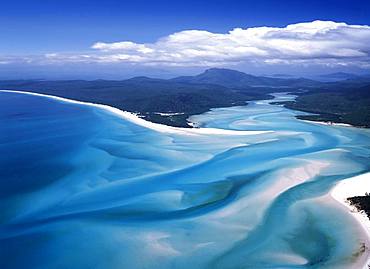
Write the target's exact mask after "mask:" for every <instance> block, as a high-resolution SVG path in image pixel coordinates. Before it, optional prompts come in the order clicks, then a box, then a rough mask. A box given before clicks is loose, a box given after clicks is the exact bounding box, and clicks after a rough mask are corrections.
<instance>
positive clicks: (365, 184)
mask: <svg viewBox="0 0 370 269" xmlns="http://www.w3.org/2000/svg"><path fill="white" fill-rule="evenodd" d="M366 192H369V193H370V173H366V174H362V175H359V176H355V177H352V178H347V179H345V180H343V181H341V182H339V183H338V184H337V185H336V186H335V187H334V188H333V189H332V190H331V192H330V194H331V196H332V197H333V198H334V199H335V200H337V201H338V202H339V203H341V204H342V205H344V206H345V207H346V208H347V210H348V213H349V214H352V215H353V216H354V217H355V218H356V220H357V221H358V222H359V224H360V225H361V226H362V227H363V230H364V231H365V233H366V235H367V237H368V240H367V241H368V242H370V220H369V219H368V217H367V215H366V214H365V213H364V212H359V211H358V210H356V209H355V207H354V206H351V205H350V204H349V202H348V201H347V198H349V197H353V196H364V195H365V193H366ZM368 247H369V245H368ZM367 254H368V255H367V258H366V259H367V264H369V265H370V254H369V251H368V253H367ZM365 268H366V269H367V268H368V267H367V265H364V266H363V269H365Z"/></svg>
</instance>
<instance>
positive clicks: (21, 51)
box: [0, 0, 370, 79]
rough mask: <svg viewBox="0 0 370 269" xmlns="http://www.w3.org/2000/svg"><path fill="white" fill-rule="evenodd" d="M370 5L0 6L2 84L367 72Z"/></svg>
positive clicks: (77, 2) (264, 1) (340, 0)
mask: <svg viewBox="0 0 370 269" xmlns="http://www.w3.org/2000/svg"><path fill="white" fill-rule="evenodd" d="M369 25H370V1H358V0H354V1H344V0H328V1H325V0H321V1H316V0H313V1H307V0H306V1H290V0H288V1H281V0H280V1H272V0H259V1H248V0H245V1H233V0H229V1H220V0H213V1H202V0H198V1H193V0H188V1H174V0H173V1H163V0H162V1H141V0H136V1H112V0H105V1H95V0H90V1H82V0H74V1H69V0H64V1H56V0H55V1H50V0H43V1H41V0H40V1H37V0H33V1H29V0H23V1H17V0H13V1H1V2H0V78H2V79H7V78H9V79H12V78H89V79H94V78H112V79H119V78H126V77H130V76H135V75H148V76H150V75H151V76H154V77H173V76H176V75H181V74H193V73H196V72H200V71H202V70H204V69H207V68H210V67H226V68H233V69H237V70H241V71H245V72H248V73H252V74H273V73H294V74H295V75H311V74H315V73H330V72H336V71H346V72H354V73H370V66H369V64H368V63H369V62H370V61H369V55H370V27H369Z"/></svg>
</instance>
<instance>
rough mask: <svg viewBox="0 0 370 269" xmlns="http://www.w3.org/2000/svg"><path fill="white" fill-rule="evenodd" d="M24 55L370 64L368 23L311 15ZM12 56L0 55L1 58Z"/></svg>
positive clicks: (42, 59) (40, 59) (141, 61)
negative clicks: (294, 21)
mask: <svg viewBox="0 0 370 269" xmlns="http://www.w3.org/2000/svg"><path fill="white" fill-rule="evenodd" d="M22 59H23V58H22ZM24 59H26V60H27V62H36V63H45V64H48V63H75V62H77V63H126V64H133V65H144V66H181V67H187V66H190V67H201V66H223V65H237V64H249V63H252V64H267V65H276V64H280V65H281V64H287V65H293V64H294V65H328V66H356V67H361V68H370V26H367V25H348V24H346V23H337V22H332V21H313V22H305V23H297V24H291V25H288V26H286V27H282V28H278V27H253V28H246V29H242V28H235V29H233V30H231V31H230V32H228V33H211V32H208V31H201V30H187V31H181V32H176V33H173V34H171V35H169V36H166V37H162V38H160V39H158V40H157V41H155V42H153V43H135V42H133V41H129V40H126V41H122V42H114V43H105V42H97V43H95V44H93V45H92V46H91V48H89V50H87V51H86V52H84V53H83V54H82V53H69V54H65V53H50V54H46V55H43V56H40V55H39V56H36V57H31V56H30V57H24ZM12 60H13V61H14V60H15V59H10V58H9V57H8V58H3V59H2V58H1V57H0V62H2V63H4V62H9V61H12ZM16 60H18V61H19V59H16Z"/></svg>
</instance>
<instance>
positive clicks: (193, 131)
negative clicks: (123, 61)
mask: <svg viewBox="0 0 370 269" xmlns="http://www.w3.org/2000/svg"><path fill="white" fill-rule="evenodd" d="M0 92H13V93H20V94H28V95H34V96H41V97H47V98H51V99H54V100H58V101H61V102H68V103H74V104H81V105H89V106H94V107H98V108H101V109H104V110H106V111H109V112H111V113H113V114H115V115H117V116H120V117H121V118H123V119H125V120H127V121H130V122H133V123H135V124H137V125H140V126H142V127H145V128H148V129H151V130H155V131H157V132H161V133H176V134H183V135H258V134H264V133H271V132H273V131H237V130H226V129H216V128H178V127H172V126H167V125H163V124H158V123H153V122H149V121H146V120H144V119H141V118H139V117H138V116H137V115H135V114H133V113H131V112H127V111H122V110H120V109H118V108H115V107H111V106H108V105H101V104H95V103H89V102H81V101H76V100H72V99H67V98H63V97H58V96H53V95H47V94H41V93H34V92H27V91H13V90H0Z"/></svg>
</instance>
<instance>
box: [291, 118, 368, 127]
mask: <svg viewBox="0 0 370 269" xmlns="http://www.w3.org/2000/svg"><path fill="white" fill-rule="evenodd" d="M297 119H299V118H297ZM299 120H301V121H305V122H309V123H317V124H321V125H327V126H342V127H354V128H361V127H356V126H353V125H351V124H348V123H340V122H329V121H314V120H302V119H299Z"/></svg>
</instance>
